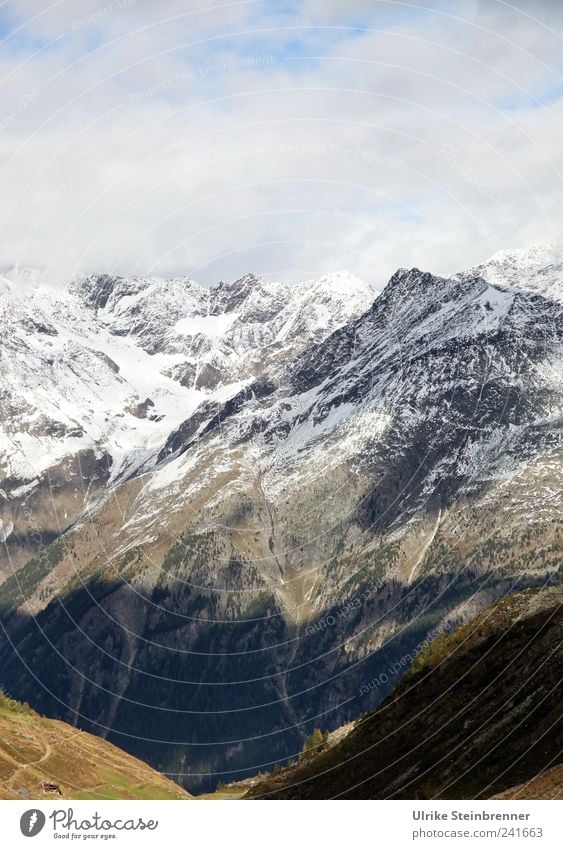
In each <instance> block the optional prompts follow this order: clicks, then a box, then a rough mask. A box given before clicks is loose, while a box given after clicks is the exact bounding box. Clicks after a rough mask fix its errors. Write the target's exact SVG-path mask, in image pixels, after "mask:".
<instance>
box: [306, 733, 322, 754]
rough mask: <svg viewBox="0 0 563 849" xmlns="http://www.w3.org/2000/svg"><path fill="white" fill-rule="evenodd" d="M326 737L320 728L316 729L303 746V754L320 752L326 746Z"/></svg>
mask: <svg viewBox="0 0 563 849" xmlns="http://www.w3.org/2000/svg"><path fill="white" fill-rule="evenodd" d="M325 741H326V737H325V736H324V734H323V732H322V731H321V729H320V728H315V730H314V731H313V733H312V734H309V736H308V737H307V739H306V740H305V745H304V746H303V753H304V754H305V753H307V752H319V751H320V750H321V748H322V747H323V746H324V744H325Z"/></svg>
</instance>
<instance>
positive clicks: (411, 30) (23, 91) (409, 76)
mask: <svg viewBox="0 0 563 849" xmlns="http://www.w3.org/2000/svg"><path fill="white" fill-rule="evenodd" d="M562 38H563V4H561V3H556V2H554V0H518V2H517V3H512V4H511V3H507V2H503V0H447V1H446V2H432V0H426V2H418V0H413V2H392V0H299V2H298V0H281V2H273V0H233V2H217V0H159V2H158V3H156V2H154V0H101V2H98V0H41V2H38V0H8V2H2V3H0V170H1V174H2V177H1V183H0V185H1V186H2V203H1V205H0V219H1V222H0V263H2V264H3V265H5V264H18V265H22V264H25V265H38V266H41V267H44V268H45V269H46V272H45V273H46V275H47V276H49V277H50V278H52V279H59V278H61V279H62V278H65V279H68V278H69V277H72V276H74V275H76V274H78V273H83V272H108V273H117V274H141V275H144V274H153V275H158V276H172V275H189V276H191V277H193V278H195V279H196V280H198V281H200V282H202V283H204V284H210V283H212V282H214V281H217V280H219V279H223V280H233V279H236V278H237V277H240V276H241V275H243V274H244V273H246V272H248V271H252V272H254V273H256V274H261V275H263V276H265V277H266V279H276V280H284V281H286V282H298V281H301V280H306V279H307V278H311V277H313V276H320V275H322V274H325V273H327V272H331V271H336V270H341V269H347V270H349V271H351V272H353V273H356V274H358V275H360V276H361V277H363V278H365V279H366V280H368V281H369V282H371V283H372V284H374V285H375V286H376V287H380V286H382V285H383V284H384V283H385V281H386V280H387V279H388V278H389V276H390V275H391V274H392V273H393V272H394V271H395V270H396V268H398V267H411V266H417V267H419V268H423V269H426V270H429V271H432V272H434V273H437V274H450V273H454V272H456V271H459V270H461V269H463V268H467V267H469V266H472V265H474V264H476V263H478V262H481V261H483V260H484V259H486V258H488V257H489V256H491V255H492V254H493V253H495V252H496V251H498V250H507V249H512V248H518V247H525V246H528V245H531V244H535V243H538V242H550V243H556V244H559V243H560V241H561V239H560V235H559V234H560V230H561V224H562V219H563V211H562V208H561V198H562V197H563V193H562V191H561V189H562V179H563V153H562V151H563V145H562V144H561V138H562V127H563V49H562Z"/></svg>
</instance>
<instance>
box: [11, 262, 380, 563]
mask: <svg viewBox="0 0 563 849" xmlns="http://www.w3.org/2000/svg"><path fill="white" fill-rule="evenodd" d="M373 297H374V293H373V291H372V290H371V288H370V287H369V286H368V285H367V284H365V283H364V282H363V281H361V280H359V278H355V277H353V276H352V275H347V274H345V273H342V274H339V275H332V276H328V277H325V278H322V279H320V280H316V281H311V282H310V283H309V284H308V285H307V286H306V287H305V288H304V289H301V288H289V287H286V286H281V285H279V284H266V283H264V281H262V280H261V279H259V278H257V277H255V276H253V275H247V277H245V278H243V279H242V280H239V281H235V282H234V283H230V284H225V283H220V284H218V285H217V286H215V287H212V288H211V289H204V288H203V287H201V286H199V285H198V284H197V283H195V282H194V281H192V280H190V279H188V278H174V279H169V280H162V279H158V278H119V277H110V276H108V275H102V276H93V277H85V278H81V279H79V280H77V281H74V282H72V283H71V284H70V285H68V286H67V285H61V284H59V285H56V284H54V283H53V282H50V281H47V280H45V277H44V275H43V274H42V272H41V271H40V270H37V269H27V268H24V269H22V268H19V269H18V268H10V269H5V270H4V272H3V274H2V275H0V298H1V300H0V323H1V324H2V326H3V328H4V331H5V332H4V333H3V341H2V342H1V343H0V361H1V367H2V374H3V378H4V380H3V390H2V397H1V405H0V468H1V469H2V483H1V487H2V494H3V499H4V503H3V504H2V506H1V508H0V509H1V516H2V522H3V525H2V528H3V531H2V534H3V536H4V537H5V538H6V539H8V538H9V536H10V535H14V539H15V541H16V548H17V552H15V554H14V556H15V558H16V559H15V561H14V563H15V565H17V564H18V562H22V558H23V559H25V557H26V556H27V555H28V553H29V551H28V548H27V546H25V545H23V546H22V544H21V540H20V539H19V536H18V535H19V532H20V531H21V530H22V529H21V527H20V525H21V516H20V522H19V523H18V517H17V514H18V509H19V508H18V505H19V503H20V498H21V497H25V499H26V500H27V501H30V498H31V497H32V495H33V493H35V492H36V493H37V495H38V498H39V500H40V501H41V502H43V506H42V507H41V508H39V505H38V504H37V503H33V501H31V502H30V504H29V509H31V510H33V511H34V513H36V514H37V513H40V514H42V516H43V518H42V527H41V530H42V531H44V532H45V535H46V536H47V538H48V539H51V538H52V536H53V535H56V534H57V533H60V531H61V530H64V529H65V528H67V527H68V526H69V525H70V524H71V523H72V521H74V520H76V518H77V517H78V516H79V515H80V514H81V512H82V511H83V509H84V508H85V505H86V504H87V503H89V502H91V498H92V496H94V495H96V493H97V492H98V491H99V490H100V489H103V487H105V485H106V483H109V484H110V485H111V484H114V483H115V482H116V481H118V480H120V479H122V478H123V477H127V476H130V475H132V474H135V473H136V472H138V471H140V470H141V469H146V468H150V465H151V458H152V459H153V460H154V458H156V457H157V456H158V454H159V452H160V450H161V449H162V446H163V445H164V444H165V442H166V439H167V437H168V436H169V434H170V433H171V432H172V431H173V430H174V429H175V428H176V427H177V426H178V425H179V424H180V423H181V422H182V421H184V420H185V419H186V418H187V417H189V416H190V415H192V413H194V411H195V410H196V409H197V408H198V406H200V405H201V404H202V403H204V402H206V403H211V402H217V403H223V402H225V401H227V400H228V399H229V398H230V397H232V396H234V395H236V394H237V393H238V392H239V391H240V390H241V389H242V388H243V387H244V386H245V385H246V384H247V383H248V382H249V381H250V380H251V379H252V378H253V377H254V375H255V374H256V373H258V372H259V370H260V369H261V368H262V367H263V364H264V363H267V364H268V367H269V368H270V369H271V370H273V371H275V370H276V367H278V368H279V365H278V364H281V363H283V362H285V360H286V359H287V358H288V357H290V356H291V355H294V354H295V353H296V352H298V351H300V350H302V349H303V348H304V347H305V346H307V345H308V344H310V343H311V342H317V341H320V340H321V339H323V338H324V337H326V336H327V335H329V334H330V333H331V332H333V330H334V329H335V328H337V327H339V326H341V325H343V324H345V323H346V321H348V320H349V319H350V318H352V317H354V316H356V315H358V314H360V313H361V312H363V311H364V310H365V309H366V308H367V307H368V306H369V305H370V304H371V302H372V300H373ZM55 480H56V481H57V484H58V485H57V486H53V482H54V481H55ZM59 499H60V500H61V501H62V502H63V503H62V504H61V505H59V506H58V507H57V506H56V505H55V506H54V511H55V512H54V513H52V515H51V516H47V515H46V514H47V513H49V512H50V502H53V501H54V502H56V501H57V500H59ZM14 563H13V564H12V565H14Z"/></svg>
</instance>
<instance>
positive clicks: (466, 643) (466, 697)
mask: <svg viewBox="0 0 563 849" xmlns="http://www.w3.org/2000/svg"><path fill="white" fill-rule="evenodd" d="M562 604H563V588H562V587H560V586H559V587H550V588H547V589H543V590H529V591H524V592H523V593H519V594H516V595H512V596H509V597H507V598H505V599H503V600H502V601H500V602H499V603H498V604H496V605H495V606H494V607H492V608H489V609H487V610H485V611H484V612H482V613H481V614H480V615H479V616H478V617H477V618H476V619H474V620H471V621H470V622H468V623H467V624H466V625H464V626H463V627H462V628H460V629H459V630H457V631H455V632H454V633H453V634H451V635H448V636H442V637H438V638H437V639H436V640H435V641H434V642H432V643H431V644H430V646H429V647H428V649H427V650H426V651H425V652H423V653H422V654H421V655H420V656H418V657H417V658H416V660H415V662H414V665H413V668H412V670H411V671H410V672H409V674H408V675H406V676H405V677H404V679H403V680H402V681H401V682H400V683H399V684H398V686H397V687H396V688H395V689H394V690H393V692H392V694H391V695H390V696H389V697H388V698H387V699H386V700H385V701H384V702H383V704H382V705H381V706H380V707H379V708H378V709H377V711H375V713H372V714H370V715H368V716H367V717H365V718H364V719H362V720H361V721H360V722H359V723H358V725H357V726H356V728H355V729H354V730H353V731H352V732H351V733H350V734H349V735H348V736H347V737H346V738H345V739H344V741H343V742H342V743H341V744H340V745H339V746H337V747H336V748H334V749H332V750H330V751H328V752H326V753H322V754H321V755H319V756H318V757H317V758H315V759H314V760H313V761H311V762H310V763H305V764H303V765H302V766H299V767H296V768H293V769H288V770H286V771H284V772H282V773H280V774H279V775H278V776H271V777H270V778H269V779H268V780H267V781H265V782H264V783H263V784H261V785H258V786H256V787H255V788H253V789H252V790H251V791H250V792H249V794H248V795H249V797H250V798H262V797H264V798H277V799H313V798H320V799H326V798H355V799H358V798H360V799H364V798H370V799H388V798H392V799H434V798H439V799H475V798H490V797H491V796H495V797H496V798H499V797H500V798H533V797H534V796H535V795H536V793H537V791H535V790H534V789H533V787H534V784H535V783H538V784H539V783H542V784H543V785H544V786H546V785H549V784H550V783H551V782H553V781H555V782H557V779H556V776H554V775H553V774H551V778H550V780H549V781H546V776H547V774H545V775H544V773H545V771H546V770H548V769H550V768H552V767H554V764H558V765H559V766H558V767H557V769H559V773H560V765H561V763H563V728H562V717H561V709H560V705H561V695H562V682H561V675H560V670H561V660H562V651H563V650H562V641H561V638H562V636H563V608H562ZM559 773H557V775H558V774H559ZM528 782H530V784H531V789H529V791H528V790H527V789H526V787H527V786H528ZM515 785H525V786H523V787H522V786H520V787H515ZM528 792H530V794H531V795H530V796H529V795H528Z"/></svg>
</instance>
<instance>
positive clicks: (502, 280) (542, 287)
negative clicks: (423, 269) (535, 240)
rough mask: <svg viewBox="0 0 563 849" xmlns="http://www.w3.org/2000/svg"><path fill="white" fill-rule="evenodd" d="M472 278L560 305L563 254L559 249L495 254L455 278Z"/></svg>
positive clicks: (535, 247)
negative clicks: (537, 296) (527, 293)
mask: <svg viewBox="0 0 563 849" xmlns="http://www.w3.org/2000/svg"><path fill="white" fill-rule="evenodd" d="M474 276H480V277H483V278H484V279H485V280H487V281H488V282H489V283H494V284H498V285H503V286H511V287H513V288H515V289H524V290H527V291H530V292H535V293H536V294H538V295H543V296H544V297H546V298H550V299H551V300H554V301H559V302H560V303H563V250H562V249H561V247H559V246H555V245H533V246H532V247H529V248H523V249H521V250H514V251H498V252H497V253H496V254H494V255H493V256H492V257H491V258H490V259H489V260H487V261H486V262H483V263H481V264H480V265H477V266H474V267H473V268H470V269H467V270H466V271H462V272H461V273H460V274H458V275H457V277H458V279H466V278H468V277H474Z"/></svg>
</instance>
